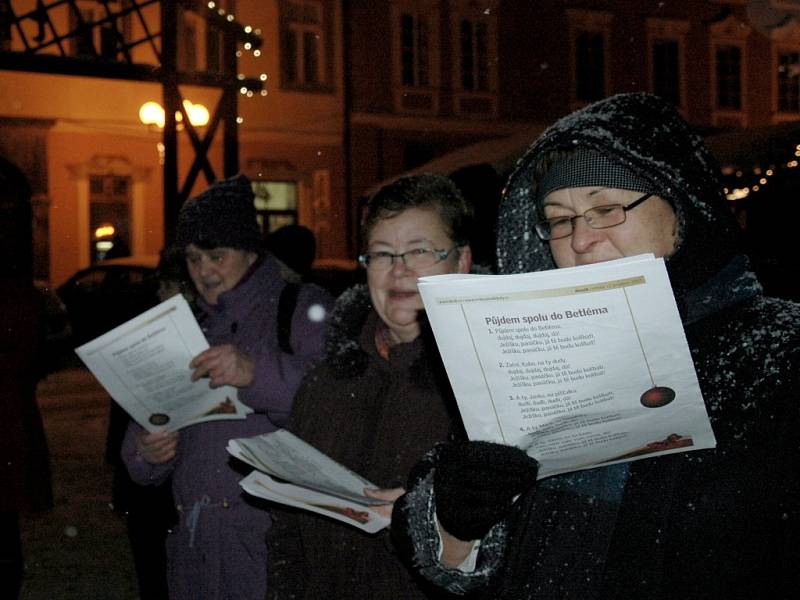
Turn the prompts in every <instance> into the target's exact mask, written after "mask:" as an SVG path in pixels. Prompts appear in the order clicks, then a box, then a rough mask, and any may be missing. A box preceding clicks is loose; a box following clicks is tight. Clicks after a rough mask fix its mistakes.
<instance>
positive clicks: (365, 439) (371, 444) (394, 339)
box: [268, 174, 472, 600]
mask: <svg viewBox="0 0 800 600" xmlns="http://www.w3.org/2000/svg"><path fill="white" fill-rule="evenodd" d="M471 225H472V211H471V209H470V208H469V206H468V205H467V204H466V202H465V201H464V199H463V197H462V196H461V193H460V192H459V191H458V189H457V188H456V187H455V185H454V184H453V183H452V182H451V181H450V180H449V179H447V178H446V177H443V176H439V175H432V174H423V175H416V176H410V177H403V178H401V179H398V180H396V181H395V182H393V183H390V184H389V185H387V186H385V187H383V188H382V189H381V190H380V191H378V192H377V193H376V194H375V196H373V197H372V198H371V200H370V201H369V204H368V207H367V216H366V218H365V220H364V223H363V239H364V240H365V241H366V248H365V253H364V254H363V255H362V256H360V257H359V261H360V263H361V265H362V266H363V267H364V268H365V269H366V272H367V285H366V286H364V285H361V286H356V287H355V288H353V289H351V290H349V291H347V292H345V293H344V294H343V295H342V296H341V297H340V298H339V300H338V301H337V305H336V308H335V309H334V311H333V313H332V314H331V316H330V318H329V321H328V327H329V333H328V337H327V347H326V358H325V360H324V362H323V363H322V364H320V365H319V366H318V367H317V368H316V369H314V370H312V371H310V372H309V373H308V374H307V375H306V377H305V380H304V383H303V385H302V386H301V389H300V391H299V393H298V395H297V397H296V398H295V403H294V406H293V409H292V416H291V421H290V425H289V427H288V428H289V429H290V430H292V431H293V432H294V433H295V434H297V435H298V436H300V437H301V438H303V439H305V440H306V441H308V442H309V443H311V444H312V445H314V446H316V447H317V448H319V449H320V450H321V451H323V452H325V453H326V454H328V455H330V456H331V457H333V458H334V459H335V460H337V461H339V462H341V463H343V464H344V465H345V466H347V467H348V468H350V469H352V470H353V471H355V472H356V473H359V474H360V475H362V476H364V477H366V478H367V479H369V480H370V481H372V482H374V483H375V484H376V485H379V486H381V487H383V488H395V487H399V486H401V485H402V484H403V482H405V481H406V479H407V476H408V474H409V470H410V469H411V467H412V466H413V465H414V464H415V463H416V462H417V461H418V460H419V458H420V456H422V455H423V454H424V453H425V452H426V451H427V450H428V449H429V448H430V446H431V445H432V444H434V443H436V442H440V441H444V440H447V439H448V438H449V437H450V436H451V434H452V433H453V432H456V431H459V432H460V428H461V425H460V419H459V417H458V414H457V409H456V408H455V404H454V400H453V399H452V397H451V395H450V394H451V392H450V387H449V384H448V382H447V378H446V375H445V373H444V370H443V368H442V367H441V362H440V359H439V356H438V354H437V352H436V347H435V343H434V341H433V338H432V335H431V334H430V332H429V329H428V328H427V327H426V325H425V324H424V323H423V321H424V318H421V315H422V309H423V305H422V300H421V298H420V296H419V293H418V292H417V279H418V278H419V277H422V276H425V275H436V274H441V273H466V272H467V271H469V269H470V264H471V250H470V247H469V242H468V234H469V230H470V228H471ZM268 573H269V586H268V587H269V590H270V595H271V596H270V597H272V598H305V599H309V598H325V599H330V598H369V599H370V600H380V599H381V598H385V599H387V600H396V599H397V598H403V599H408V598H425V597H426V596H425V595H424V593H423V591H422V590H421V589H420V587H419V586H418V584H417V581H416V580H415V579H414V576H413V575H412V574H411V573H410V572H409V571H408V570H407V569H406V568H405V567H404V566H403V564H402V563H401V562H400V561H399V560H398V559H397V558H396V556H395V555H394V552H393V550H392V548H391V543H390V541H389V539H388V533H387V532H386V531H384V532H382V533H379V534H376V535H368V534H366V533H363V532H362V531H360V530H358V529H355V528H352V527H348V526H347V525H343V524H341V523H338V522H336V521H332V520H329V519H326V518H324V517H321V516H318V515H315V514H312V513H302V514H288V513H283V514H281V513H279V514H278V516H277V517H276V518H275V527H274V529H273V532H272V533H271V535H270V565H269V569H268Z"/></svg>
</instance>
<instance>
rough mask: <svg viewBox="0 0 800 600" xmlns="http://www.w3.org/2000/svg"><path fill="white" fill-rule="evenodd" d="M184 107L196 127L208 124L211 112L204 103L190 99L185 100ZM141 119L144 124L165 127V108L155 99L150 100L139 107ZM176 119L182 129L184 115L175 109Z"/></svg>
mask: <svg viewBox="0 0 800 600" xmlns="http://www.w3.org/2000/svg"><path fill="white" fill-rule="evenodd" d="M183 108H184V109H185V110H186V114H187V115H189V122H190V123H191V124H192V125H193V126H195V127H203V126H204V125H208V119H209V113H208V109H207V108H206V107H205V106H203V105H202V104H199V103H198V104H193V103H192V102H190V101H189V100H184V101H183ZM139 120H140V121H141V122H142V123H143V124H144V125H155V126H156V127H158V128H159V129H163V128H164V122H165V112H164V108H163V107H162V106H161V105H160V104H159V103H158V102H155V101H154V100H149V101H147V102H145V103H144V104H142V106H140V107H139ZM175 121H176V122H177V123H178V128H179V129H180V127H181V125H180V123H181V121H183V115H182V114H181V112H180V111H175Z"/></svg>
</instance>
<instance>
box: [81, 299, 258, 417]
mask: <svg viewBox="0 0 800 600" xmlns="http://www.w3.org/2000/svg"><path fill="white" fill-rule="evenodd" d="M208 347H209V345H208V342H207V341H206V339H205V336H204V335H203V332H202V330H201V329H200V326H199V325H198V323H197V320H196V319H195V317H194V315H193V314H192V311H191V309H190V308H189V305H188V303H187V302H186V300H185V299H184V298H183V296H180V295H177V296H173V297H172V298H170V299H168V300H165V301H164V302H162V303H161V304H159V305H157V306H155V307H153V308H151V309H150V310H147V311H145V312H144V313H142V314H141V315H139V316H137V317H135V318H133V319H131V320H130V321H128V322H126V323H123V324H122V325H120V326H118V327H116V328H114V329H112V330H111V331H109V332H108V333H105V334H103V335H101V336H100V337H98V338H95V339H94V340H92V341H90V342H87V343H86V344H83V345H82V346H79V347H78V348H76V349H75V351H76V352H77V354H78V356H79V357H80V358H81V360H83V362H84V363H85V364H86V366H87V367H89V370H90V371H91V372H92V373H93V374H94V376H95V377H96V378H97V380H98V381H99V382H100V383H101V385H102V386H103V387H104V388H105V389H106V391H107V392H108V393H109V394H110V395H111V397H112V398H113V399H114V401H115V402H117V404H119V405H120V406H121V407H122V408H123V409H125V411H126V412H127V413H128V414H129V415H130V416H131V418H132V419H133V420H134V421H136V422H137V423H139V425H141V426H142V427H144V428H145V429H147V430H148V431H151V432H157V431H166V430H169V431H172V430H176V429H180V428H181V427H186V426H188V425H193V424H195V423H200V422H204V421H218V420H222V419H244V418H245V417H246V416H247V415H248V414H250V413H252V412H253V411H252V409H250V408H249V407H247V406H245V405H244V404H242V403H241V402H239V398H238V394H237V391H236V388H234V387H231V386H222V387H219V388H216V389H212V388H211V387H210V386H209V383H208V379H199V380H197V381H194V382H193V381H191V374H192V369H190V368H189V363H190V362H191V360H192V358H194V357H195V356H196V355H197V354H199V353H200V352H202V351H203V350H205V349H207V348H208Z"/></svg>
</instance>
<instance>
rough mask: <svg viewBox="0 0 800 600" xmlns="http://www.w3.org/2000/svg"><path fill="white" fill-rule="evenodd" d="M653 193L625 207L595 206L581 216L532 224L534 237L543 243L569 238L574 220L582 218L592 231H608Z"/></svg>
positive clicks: (613, 205)
mask: <svg viewBox="0 0 800 600" xmlns="http://www.w3.org/2000/svg"><path fill="white" fill-rule="evenodd" d="M654 195H655V194H654V193H653V192H651V193H649V194H645V195H644V196H642V197H641V198H639V199H637V200H634V201H633V202H631V203H630V204H628V205H627V206H624V205H622V204H605V205H603V206H595V207H594V208H590V209H589V210H587V211H585V212H584V213H583V214H580V215H575V216H574V217H554V218H552V219H545V220H543V221H539V222H538V223H535V224H534V228H535V229H536V235H538V236H539V238H540V239H542V240H544V241H549V240H558V239H561V238H565V237H569V236H571V235H572V232H573V231H575V219H580V218H583V220H584V221H586V224H587V225H588V226H589V227H591V228H592V229H608V228H609V227H616V226H617V225H622V224H623V223H624V222H625V219H626V215H627V212H628V211H629V210H631V209H634V208H636V207H637V206H639V205H640V204H641V203H642V202H644V201H645V200H647V199H648V198H650V197H651V196H654Z"/></svg>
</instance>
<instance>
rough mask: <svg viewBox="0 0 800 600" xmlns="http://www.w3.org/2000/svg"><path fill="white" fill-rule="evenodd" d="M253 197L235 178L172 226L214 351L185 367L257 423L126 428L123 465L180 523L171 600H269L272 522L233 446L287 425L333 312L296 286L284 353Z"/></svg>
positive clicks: (277, 272)
mask: <svg viewBox="0 0 800 600" xmlns="http://www.w3.org/2000/svg"><path fill="white" fill-rule="evenodd" d="M261 239H262V238H261V232H260V230H259V228H258V224H257V222H256V213H255V208H254V205H253V192H252V190H251V187H250V182H249V181H248V180H247V178H245V177H243V176H240V177H237V178H233V179H229V180H225V181H222V182H218V183H216V184H214V185H212V186H211V187H210V188H209V189H208V190H206V191H205V192H203V193H202V194H200V195H199V196H197V197H196V198H194V199H193V200H190V201H189V202H188V203H187V204H185V205H184V207H183V208H182V210H181V213H180V215H179V218H178V231H177V244H178V246H179V247H180V248H182V249H184V251H185V254H186V261H187V266H188V268H189V274H190V276H191V278H192V281H193V282H194V285H195V287H196V288H197V292H198V294H199V298H198V305H199V307H200V309H201V311H202V314H201V315H200V317H199V321H200V325H201V327H202V328H203V331H204V333H205V335H206V338H207V339H208V342H209V344H210V348H209V349H208V350H205V351H204V352H202V353H200V354H198V355H197V356H196V357H194V359H193V360H192V362H191V363H190V367H191V368H192V369H194V372H193V375H192V378H193V379H194V380H197V379H200V378H208V381H209V385H210V386H211V387H218V386H221V385H232V386H235V387H236V388H238V392H239V400H240V401H241V402H243V403H244V404H246V405H247V406H249V407H250V408H252V409H253V410H254V412H253V413H252V414H250V415H249V416H248V417H247V418H246V419H244V420H231V421H215V422H210V423H209V422H206V423H200V424H197V425H192V426H190V427H187V428H185V429H182V430H181V431H180V432H162V433H147V432H146V431H144V430H142V429H141V428H140V427H138V426H137V425H135V424H132V425H131V426H130V427H129V429H128V431H127V433H126V436H125V441H124V443H123V449H122V454H123V460H124V461H125V464H126V465H127V467H128V471H129V472H130V475H131V478H132V479H133V480H134V481H135V482H137V483H139V484H148V483H149V484H158V483H160V482H162V481H164V480H165V479H166V478H167V477H168V476H169V475H172V480H173V495H174V498H175V504H176V508H177V510H178V513H179V517H180V518H179V523H178V526H177V528H176V529H175V531H174V532H173V533H172V534H171V535H170V536H168V538H167V563H168V565H167V568H168V574H167V578H168V584H169V593H170V598H173V599H184V598H185V599H187V600H189V599H191V600H196V599H198V598H202V599H203V600H215V599H220V600H221V599H224V598H231V599H237V600H239V599H247V598H257V599H259V600H261V599H262V598H264V596H265V594H266V573H265V572H264V565H265V564H266V561H267V557H266V553H267V551H266V535H267V532H268V530H269V528H270V524H271V519H270V517H269V513H268V512H266V511H265V510H264V508H263V506H257V505H256V504H255V503H254V502H253V501H251V500H250V499H248V498H247V497H245V496H244V495H243V493H242V492H241V489H240V488H239V485H238V482H239V480H240V479H241V478H242V477H243V475H244V474H246V473H243V472H241V471H240V470H238V468H239V465H238V464H237V462H236V461H234V460H232V459H230V458H229V456H228V453H227V451H226V445H227V442H228V440H229V439H231V438H237V437H248V436H254V435H258V434H262V433H267V432H269V431H273V430H275V429H277V428H278V427H280V426H282V425H283V424H284V423H285V421H286V418H287V417H288V415H289V412H290V409H291V402H292V399H293V397H294V393H295V391H296V389H297V387H298V385H299V383H300V380H301V378H302V376H303V373H304V372H305V370H306V368H307V367H308V366H309V364H310V363H311V362H312V361H314V360H315V359H317V358H318V357H319V356H320V355H321V353H322V347H323V333H324V320H325V316H326V314H327V311H328V309H329V307H330V305H331V303H332V299H331V297H330V296H329V295H328V294H327V292H325V291H323V290H322V289H321V288H319V287H316V286H313V285H301V286H300V287H299V290H297V292H298V293H297V300H296V305H295V308H294V311H293V314H292V317H291V327H290V336H289V339H288V342H289V344H288V345H289V347H283V348H282V347H281V346H285V344H281V343H279V332H278V329H279V328H280V327H281V326H282V324H280V323H279V318H278V312H279V311H278V305H279V300H280V298H281V293H282V291H283V289H284V287H286V285H287V283H286V281H285V280H284V278H283V276H282V274H281V271H282V269H281V265H280V264H279V263H278V262H277V261H276V260H275V259H274V258H273V257H272V256H271V255H269V254H262V253H261V252H260V248H261Z"/></svg>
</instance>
